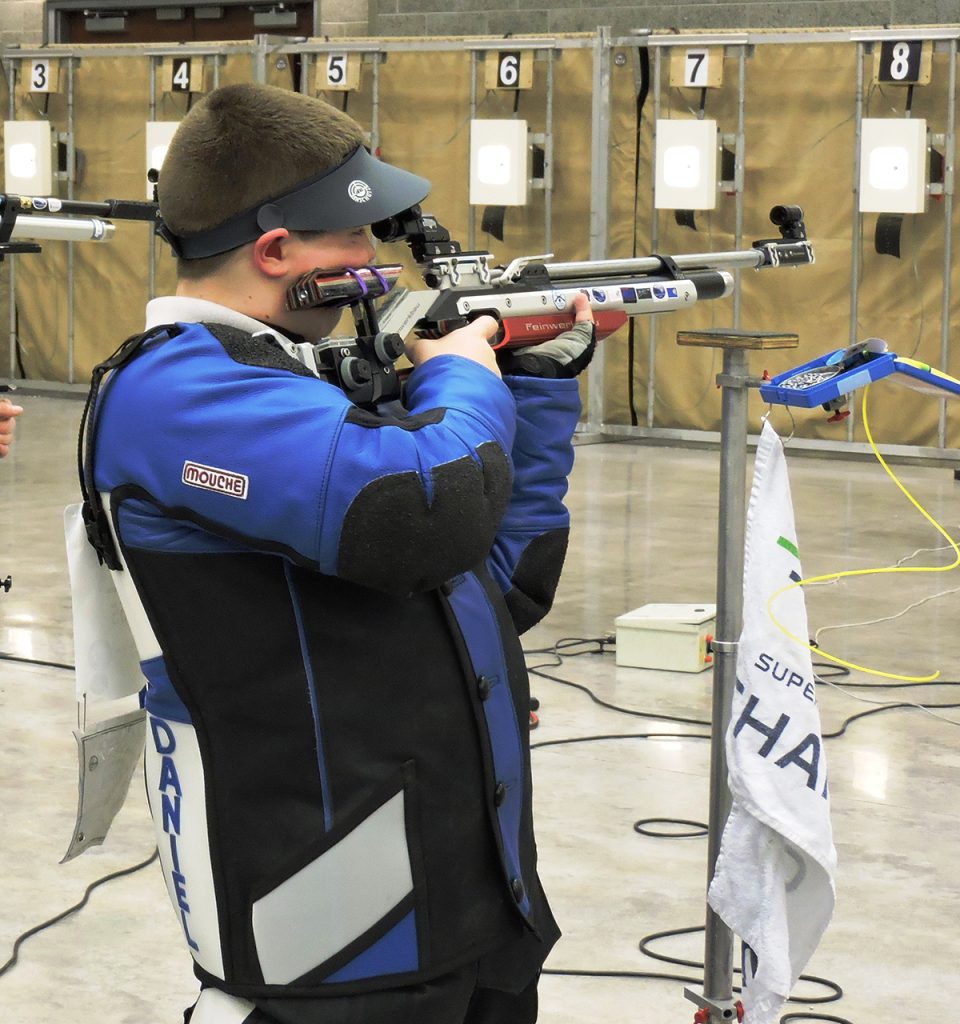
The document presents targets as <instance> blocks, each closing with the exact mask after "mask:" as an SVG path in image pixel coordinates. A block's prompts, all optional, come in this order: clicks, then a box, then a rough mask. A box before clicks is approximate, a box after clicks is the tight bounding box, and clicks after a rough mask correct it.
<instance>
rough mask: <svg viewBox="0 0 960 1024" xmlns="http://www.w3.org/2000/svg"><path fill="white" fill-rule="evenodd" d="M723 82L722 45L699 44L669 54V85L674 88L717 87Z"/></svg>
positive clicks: (677, 49) (677, 48) (676, 49)
mask: <svg viewBox="0 0 960 1024" xmlns="http://www.w3.org/2000/svg"><path fill="white" fill-rule="evenodd" d="M722 84H723V47H721V46H699V47H691V48H690V49H689V50H682V49H680V48H679V47H676V48H675V49H674V50H673V51H672V52H671V55H670V85H671V86H673V87H674V88H680V87H684V88H688V89H718V88H719V87H720V86H721V85H722Z"/></svg>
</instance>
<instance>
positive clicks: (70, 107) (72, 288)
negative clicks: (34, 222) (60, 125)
mask: <svg viewBox="0 0 960 1024" xmlns="http://www.w3.org/2000/svg"><path fill="white" fill-rule="evenodd" d="M74 65H75V62H74V58H73V57H68V58H67V199H73V191H74V177H75V175H74V170H75V165H76V159H77V147H76V140H75V138H74V132H75V131H76V119H75V117H74V84H75V82H74V72H75V70H76V69H75V66H74ZM75 299H76V252H75V250H74V243H73V242H67V383H68V384H75V383H76V365H75V352H74V342H75V332H76V322H75V321H76V309H75V305H74V302H75Z"/></svg>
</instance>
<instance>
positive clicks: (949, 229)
mask: <svg viewBox="0 0 960 1024" xmlns="http://www.w3.org/2000/svg"><path fill="white" fill-rule="evenodd" d="M948 53H949V58H948V59H949V70H948V72H947V76H948V77H947V81H948V84H947V131H946V135H945V138H944V146H943V163H944V166H943V292H942V294H941V306H940V366H941V367H942V368H943V369H944V370H945V371H948V370H949V369H950V303H951V292H952V288H951V277H952V274H953V174H954V163H955V160H956V141H957V136H956V129H957V40H956V39H951V40H950V42H949V46H948ZM937 430H938V434H937V439H938V441H939V443H940V447H941V448H946V446H947V402H946V399H941V400H940V417H939V423H938V427H937Z"/></svg>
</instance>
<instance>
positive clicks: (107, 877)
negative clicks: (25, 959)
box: [0, 850, 159, 978]
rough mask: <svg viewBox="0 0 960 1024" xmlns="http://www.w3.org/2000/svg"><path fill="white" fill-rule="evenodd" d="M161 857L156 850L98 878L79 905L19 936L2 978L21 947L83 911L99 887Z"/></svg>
mask: <svg viewBox="0 0 960 1024" xmlns="http://www.w3.org/2000/svg"><path fill="white" fill-rule="evenodd" d="M158 856H159V851H158V850H154V851H153V853H151V854H150V856H149V857H148V858H147V859H146V860H144V861H141V862H140V863H139V864H134V865H133V866H132V867H129V868H121V870H119V871H113V872H111V873H110V874H109V875H104V876H103V878H98V879H97V880H96V881H95V882H91V883H90V884H89V885H88V886H87V888H86V890H85V891H84V894H83V898H82V899H81V900H80V902H79V903H75V904H74V905H73V906H72V907H68V908H67V909H66V910H63V911H61V912H60V913H59V914H57V915H56V916H55V917H51V918H50V919H49V920H48V921H43V922H42V923H40V924H38V925H34V926H33V927H32V928H28V929H27V930H26V931H25V932H22V933H21V934H20V935H18V936H17V938H16V941H15V942H14V943H13V952H12V953H11V955H10V959H9V960H8V961H7V962H6V963H5V964H4V965H3V966H2V967H0V978H2V977H3V975H4V974H6V973H7V971H9V970H10V969H11V968H12V967H13V966H14V964H16V962H17V959H18V957H19V956H20V947H21V946H22V945H23V944H24V943H25V942H26V941H27V939H29V938H30V937H31V936H33V935H37V934H38V933H39V932H42V931H44V930H45V929H47V928H51V927H52V926H53V925H55V924H59V923H60V922H61V921H63V920H65V919H66V918H68V917H69V916H70V915H71V914H75V913H76V912H77V911H78V910H82V909H83V908H84V907H85V906H86V905H87V901H88V900H89V899H90V894H91V893H92V892H93V890H94V889H96V888H97V887H98V886H101V885H105V884H106V883H107V882H112V881H113V880H114V879H115V878H122V877H123V876H124V875H132V874H133V873H134V872H135V871H141V870H142V869H143V868H145V867H147V866H149V865H150V864H152V863H153V862H154V861H155V860H156V859H157V857H158Z"/></svg>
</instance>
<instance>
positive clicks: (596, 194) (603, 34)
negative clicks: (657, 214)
mask: <svg viewBox="0 0 960 1024" xmlns="http://www.w3.org/2000/svg"><path fill="white" fill-rule="evenodd" d="M591 135H592V139H591V143H592V149H591V155H590V196H591V199H590V259H592V260H602V259H605V258H606V255H607V237H608V230H609V221H610V176H609V167H608V163H609V155H610V154H609V148H610V29H609V28H606V27H604V26H600V27H599V28H598V29H597V35H596V38H595V39H594V41H593V96H592V104H591ZM606 351H607V350H606V348H605V346H603V345H600V346H599V348H598V350H597V353H596V355H595V357H594V359H593V362H592V363H591V364H590V378H589V381H588V385H587V427H588V429H593V428H599V427H600V426H601V425H602V423H603V420H604V415H603V407H604V394H603V392H604V370H605V366H604V364H605V362H606Z"/></svg>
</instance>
